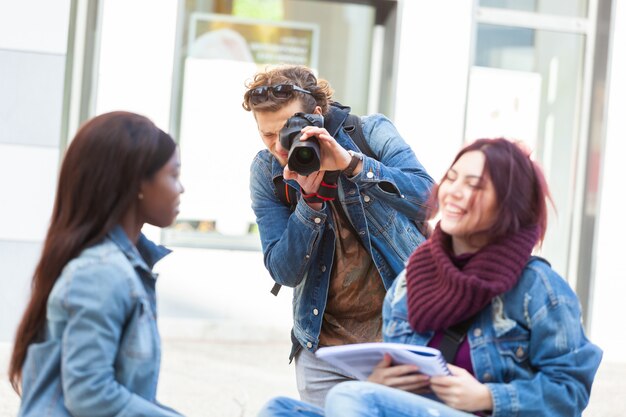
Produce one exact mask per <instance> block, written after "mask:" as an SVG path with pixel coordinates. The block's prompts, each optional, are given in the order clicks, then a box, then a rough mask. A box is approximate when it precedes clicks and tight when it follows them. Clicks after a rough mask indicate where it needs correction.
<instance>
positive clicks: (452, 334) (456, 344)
mask: <svg viewBox="0 0 626 417" xmlns="http://www.w3.org/2000/svg"><path fill="white" fill-rule="evenodd" d="M473 321H474V317H470V318H469V319H467V320H465V321H462V322H460V323H457V324H455V325H454V326H450V327H448V328H447V329H446V330H444V334H443V339H441V343H440V344H439V350H440V351H441V354H442V355H443V358H444V359H445V360H446V362H448V363H453V361H454V358H455V357H456V354H457V352H458V351H459V348H460V347H461V344H462V343H463V340H465V336H466V335H467V331H468V330H469V328H470V326H471V325H472V322H473Z"/></svg>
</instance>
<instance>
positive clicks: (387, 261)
mask: <svg viewBox="0 0 626 417" xmlns="http://www.w3.org/2000/svg"><path fill="white" fill-rule="evenodd" d="M247 86H248V91H247V92H246V93H245V95H244V102H243V107H244V109H246V110H247V111H252V113H253V115H254V118H255V120H256V122H257V126H258V129H259V133H260V135H261V138H262V140H263V142H264V144H265V146H266V147H267V149H265V150H263V151H260V152H259V153H258V154H257V155H256V157H255V158H254V160H253V162H252V166H251V172H250V195H251V198H252V208H253V210H254V212H255V215H256V217H257V224H258V227H259V233H260V235H261V242H262V246H263V255H264V262H265V266H266V268H267V269H268V271H269V272H270V275H271V276H272V278H273V279H274V281H276V283H278V284H281V285H285V286H289V287H293V288H294V302H293V314H294V326H293V330H292V341H293V348H292V351H291V355H290V360H291V359H293V358H294V357H295V359H296V380H297V385H298V390H299V392H300V397H301V399H302V400H303V401H306V402H309V403H312V404H316V405H319V406H323V405H324V398H325V396H326V393H327V391H328V390H329V389H330V388H332V386H333V385H335V384H337V383H339V382H341V381H344V380H347V379H352V377H351V375H346V374H345V373H343V372H342V371H340V370H338V369H336V368H334V367H333V366H331V365H329V364H327V363H325V362H324V361H323V360H321V359H318V358H316V357H315V355H314V352H315V350H317V348H318V347H321V346H333V345H343V344H349V343H362V342H373V341H381V340H382V334H381V324H382V322H381V308H382V302H383V298H384V296H385V291H386V289H387V288H389V287H390V286H391V283H392V282H393V280H394V279H395V277H396V276H397V275H398V273H400V272H401V271H402V269H403V268H404V263H405V261H406V260H407V258H408V256H409V255H410V254H411V253H412V252H413V250H414V249H415V248H416V247H417V246H418V245H419V244H421V243H422V242H423V241H424V240H425V237H424V235H423V234H422V232H421V231H420V230H422V227H421V226H422V225H423V224H425V223H424V219H425V218H426V210H427V206H426V202H427V200H428V196H429V193H430V189H431V187H432V185H433V180H432V178H431V177H430V176H429V175H428V174H427V173H426V171H425V169H424V168H423V167H422V165H421V164H420V163H419V162H418V160H417V158H416V157H415V154H414V153H413V151H412V149H411V148H410V147H409V145H408V144H407V143H406V142H405V141H404V140H403V139H402V138H401V137H400V135H399V134H398V132H397V130H396V128H395V127H394V125H393V124H392V123H391V122H390V121H389V120H388V119H387V118H386V117H384V116H382V115H380V114H377V115H371V116H366V117H363V118H361V124H360V126H359V128H362V133H363V136H364V139H365V142H366V143H367V145H368V146H369V148H370V149H371V151H372V152H373V153H374V154H375V157H370V156H367V155H364V154H363V153H361V150H360V149H359V148H358V146H357V144H355V142H354V141H353V140H352V138H351V136H350V135H349V134H348V132H347V131H346V130H345V129H343V128H342V127H343V126H344V121H345V120H346V118H347V116H348V114H349V108H347V107H343V106H341V105H338V103H335V102H333V100H332V94H333V90H332V89H331V87H330V85H329V84H328V82H326V81H325V80H322V79H319V80H318V79H317V78H316V77H315V75H314V74H313V72H312V71H311V70H310V69H309V68H306V67H303V66H284V67H279V68H276V69H272V70H268V71H266V72H260V73H258V74H256V75H255V77H254V79H253V80H252V81H251V82H249V83H248V85H247ZM297 113H299V114H297ZM320 116H321V117H320ZM288 120H289V123H288V124H287V126H285V124H286V122H287V121H288ZM321 121H323V124H322V122H321ZM300 127H302V128H301V135H300V134H298V128H300ZM307 142H316V143H317V146H314V145H313V146H308V145H302V144H305V143H307ZM296 143H297V144H298V146H301V145H302V146H303V147H306V148H307V149H306V150H305V151H304V153H301V154H300V156H301V157H302V158H300V159H296V158H297V157H298V156H297V155H296V152H298V151H299V150H298V149H296V148H297V147H298V146H295V144H296ZM311 149H313V150H311ZM290 151H291V153H290ZM311 154H313V160H314V161H313V162H312V165H309V163H310V162H311V161H310V157H311ZM288 162H289V163H288ZM297 162H300V163H297ZM311 166H312V167H313V168H311ZM311 169H315V170H314V171H313V172H310V171H311ZM281 176H282V177H283V179H284V181H285V184H282V182H280V177H281ZM276 180H278V182H279V183H280V184H279V185H278V186H277V185H275V181H276ZM281 184H282V185H281ZM281 186H283V187H292V188H293V189H295V190H296V193H295V196H294V197H292V198H291V199H290V198H289V197H288V200H295V201H291V203H292V205H291V207H290V206H289V205H287V204H285V203H284V202H283V201H281V198H279V195H278V194H279V193H278V192H277V191H278V190H279V187H281ZM290 194H291V193H288V194H287V195H290Z"/></svg>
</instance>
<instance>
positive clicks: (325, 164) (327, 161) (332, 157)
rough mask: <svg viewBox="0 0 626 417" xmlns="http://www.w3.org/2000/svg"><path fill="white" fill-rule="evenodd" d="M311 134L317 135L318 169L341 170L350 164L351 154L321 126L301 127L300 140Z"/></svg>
mask: <svg viewBox="0 0 626 417" xmlns="http://www.w3.org/2000/svg"><path fill="white" fill-rule="evenodd" d="M311 136H317V139H318V140H319V143H320V151H321V154H322V159H321V167H320V171H337V170H339V171H343V170H344V169H346V168H347V167H348V165H349V164H350V160H351V159H352V156H350V154H349V153H348V151H347V150H345V149H344V148H343V147H342V146H341V145H340V144H338V143H337V141H336V140H335V138H333V137H332V136H330V134H329V133H328V131H327V130H326V129H324V128H323V127H315V126H306V127H304V128H303V129H302V136H301V137H300V140H306V139H308V138H310V137H311Z"/></svg>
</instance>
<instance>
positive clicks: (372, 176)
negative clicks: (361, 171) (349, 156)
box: [366, 171, 374, 179]
mask: <svg viewBox="0 0 626 417" xmlns="http://www.w3.org/2000/svg"><path fill="white" fill-rule="evenodd" d="M366 176H367V178H370V179H371V178H374V173H373V172H372V171H370V172H368V173H367V175H366Z"/></svg>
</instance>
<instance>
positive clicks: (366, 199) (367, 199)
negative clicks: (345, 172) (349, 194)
mask: <svg viewBox="0 0 626 417" xmlns="http://www.w3.org/2000/svg"><path fill="white" fill-rule="evenodd" d="M363 201H365V202H366V203H369V202H370V196H369V195H366V196H363Z"/></svg>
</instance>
